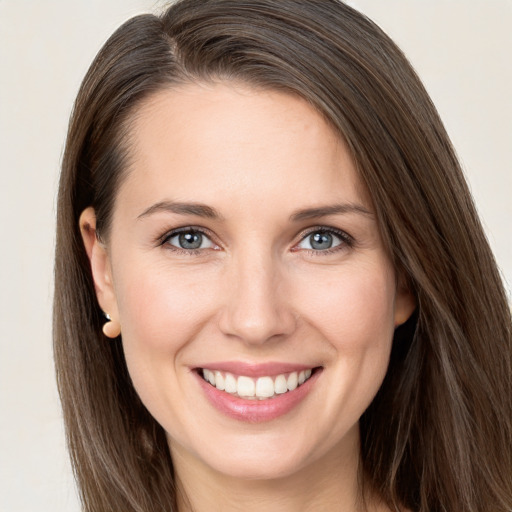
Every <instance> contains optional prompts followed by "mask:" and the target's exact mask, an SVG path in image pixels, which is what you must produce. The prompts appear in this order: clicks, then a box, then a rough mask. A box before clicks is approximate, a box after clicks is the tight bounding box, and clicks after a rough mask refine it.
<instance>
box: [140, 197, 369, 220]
mask: <svg viewBox="0 0 512 512" xmlns="http://www.w3.org/2000/svg"><path fill="white" fill-rule="evenodd" d="M159 212H169V213H176V214H178V215H195V216H197V217H205V218H208V219H213V220H223V217H222V215H221V214H220V213H219V212H218V211H217V210H216V209H215V208H212V207H211V206H207V205H205V204H202V203H182V202H175V201H160V202H158V203H155V204H154V205H152V206H150V207H149V208H147V209H146V210H144V211H143V212H142V213H141V214H140V215H139V216H138V217H137V218H138V219H141V218H144V217H147V216H149V215H152V214H154V213H159ZM347 213H357V214H361V215H365V216H369V217H373V213H372V212H370V211H369V210H367V209H366V208H365V207H364V206H362V205H360V204H354V203H342V204H334V205H328V206H319V207H316V208H306V209H302V210H297V211H296V212H294V213H292V215H290V220H291V221H293V222H300V221H304V220H309V219H314V218H319V217H327V216H329V215H342V214H347Z"/></svg>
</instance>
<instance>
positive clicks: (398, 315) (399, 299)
mask: <svg viewBox="0 0 512 512" xmlns="http://www.w3.org/2000/svg"><path fill="white" fill-rule="evenodd" d="M415 309H416V298H415V296H414V294H413V293H412V292H411V289H410V288H409V286H407V285H406V284H405V283H404V282H403V280H402V279H399V282H398V285H397V289H396V296H395V328H396V327H398V326H399V325H402V324H404V323H405V322H407V320H409V318H410V316H411V315H412V314H413V313H414V310H415Z"/></svg>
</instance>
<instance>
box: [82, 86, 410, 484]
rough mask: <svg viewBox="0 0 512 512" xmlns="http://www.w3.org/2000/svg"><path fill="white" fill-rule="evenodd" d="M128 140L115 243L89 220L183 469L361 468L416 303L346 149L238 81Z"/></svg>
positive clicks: (103, 273) (94, 253) (141, 386)
mask: <svg viewBox="0 0 512 512" xmlns="http://www.w3.org/2000/svg"><path fill="white" fill-rule="evenodd" d="M131 134H132V138H131V146H130V155H131V162H130V167H129V169H128V172H127V174H126V178H125V180H124V181H123V184H122V186H121V188H120V190H119V193H118V196H117V198H116V202H115V208H114V215H113V221H112V226H111V232H110V237H109V241H108V249H107V250H104V249H103V247H102V246H101V245H99V243H98V242H96V241H95V239H94V237H91V236H88V235H87V230H86V229H85V228H86V226H87V225H90V226H91V227H94V215H93V212H92V211H91V210H90V209H89V210H86V212H85V213H84V214H83V216H82V220H81V222H82V228H83V230H84V238H85V243H86V245H87V246H88V250H89V253H90V255H91V259H92V268H93V273H94V279H95V282H96V289H97V294H98V299H99V302H100V305H101V306H102V308H103V309H104V310H105V311H107V312H108V313H110V314H111V315H112V316H113V317H114V319H115V320H119V322H120V324H121V328H122V343H123V347H124V351H125V355H126V361H127V365H128V369H129V372H130V375H131V378H132V380H133V384H134V386H135V388H136V390H137V392H138V394H139V395H140V398H141V399H142V401H143V403H144V404H145V405H146V407H147V408H148V410H149V411H150V413H151V414H152V415H153V416H154V417H155V419H156V420H157V421H158V422H159V423H160V424H161V425H162V427H163V428H164V429H165V431H166V432H167V435H168V439H169V444H170V449H171V453H172V455H173V457H174V458H175V461H181V462H179V463H182V464H189V466H195V467H202V468H208V470H213V471H216V472H220V473H223V474H226V475H231V476H237V477H238V476H239V477H244V478H272V477H279V476H285V475H290V474H292V473H293V472H295V471H298V470H300V469H303V468H306V467H308V466H309V465H312V464H313V463H315V462H318V461H321V460H322V459H323V458H326V457H331V456H333V455H335V456H336V457H340V458H343V457H345V460H347V457H348V458H352V459H353V458H354V457H355V458H357V454H358V450H359V448H358V446H359V444H358V443H359V438H358V420H359V417H360V416H361V414H362V413H363V412H364V410H365V409H366V408H367V406H368V405H369V404H370V402H371V400H372V399H373V397H374V396H375V394H376V392H377V390H378V388H379V386H380V384H381V382H382V380H383V377H384V375H385V372H386V369H387V366H388V358H389V353H390V348H391V341H392V336H393V330H394V327H395V325H396V324H398V323H401V322H403V321H405V319H406V318H407V317H408V316H409V314H410V313H411V311H412V309H413V307H414V304H413V301H412V299H411V297H410V295H409V294H408V293H407V292H406V291H404V290H399V289H397V285H396V282H397V276H396V275H395V272H394V270H393V267H392V265H391V263H390V260H389V258H388V256H387V254H386V252H385V250H384V247H383V244H382V240H381V238H380V236H379V231H378V228H377V222H376V219H375V216H374V214H373V208H372V203H371V200H370V199H369V197H368V195H367V193H366V191H365V189H364V187H363V185H362V183H361V182H360V180H359V178H358V175H357V173H356V171H355V168H354V164H353V162H352V160H351V158H350V156H349V154H348V151H347V148H346V146H345V144H344V143H343V142H342V141H341V140H340V138H339V137H337V136H336V135H335V133H334V132H333V130H332V129H331V128H330V127H329V126H328V125H327V124H326V123H325V121H324V120H323V119H322V117H321V116H320V115H319V114H318V113H316V111H315V110H313V108H311V106H309V105H308V104H307V103H306V102H305V101H303V100H302V99H299V98H297V97H294V96H292V95H287V94H284V93H279V92H269V91H261V90H254V89H250V88H247V87H241V86H235V85H229V84H217V85H208V86H206V85H204V86H202V85H190V86H184V87H182V88H179V89H175V90H169V91H164V92H160V93H158V94H157V95H155V96H153V97H152V98H151V99H150V100H148V101H147V102H146V103H145V104H144V105H143V106H142V108H141V109H140V110H139V111H138V113H137V115H136V116H135V118H134V121H133V125H132V127H131ZM204 370H206V372H205V371H204ZM205 377H206V379H208V378H209V379H210V380H211V382H212V383H213V384H212V383H210V382H207V380H205ZM303 379H306V380H305V382H303V383H302V384H300V382H301V381H302V380H303ZM252 395H255V396H252ZM352 459H351V460H352Z"/></svg>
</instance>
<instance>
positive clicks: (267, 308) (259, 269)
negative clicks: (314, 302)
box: [221, 246, 295, 344]
mask: <svg viewBox="0 0 512 512" xmlns="http://www.w3.org/2000/svg"><path fill="white" fill-rule="evenodd" d="M228 276H229V277H228V290H227V293H226V297H227V300H226V303H225V307H224V311H223V312H222V319H221V329H222V330H223V332H224V333H225V334H227V335H232V336H236V337H238V338H240V339H241V340H242V341H244V342H245V343H250V344H261V343H264V342H266V341H268V340H270V339H272V338H275V337H282V336H285V335H288V334H290V333H291V332H292V331H293V329H294V328H295V317H294V314H293V311H292V309H291V307H290V306H291V305H290V303H289V301H288V299H287V297H286V294H285V290H286V283H285V281H286V276H285V272H284V269H283V267H282V265H281V264H280V261H279V258H278V257H275V256H274V255H273V254H272V252H271V251H270V249H269V248H268V247H267V250H262V249H261V246H259V248H255V247H252V248H251V247H249V246H245V248H243V249H241V250H239V251H237V253H236V254H235V255H233V258H232V261H231V268H230V270H229V272H228Z"/></svg>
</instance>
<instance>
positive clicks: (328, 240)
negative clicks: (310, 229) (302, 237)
mask: <svg viewBox="0 0 512 512" xmlns="http://www.w3.org/2000/svg"><path fill="white" fill-rule="evenodd" d="M309 242H310V244H311V247H312V248H313V249H316V250H320V251H321V250H325V249H330V248H331V247H332V243H333V237H332V235H331V234H329V233H313V234H312V235H311V236H310V237H309Z"/></svg>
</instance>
